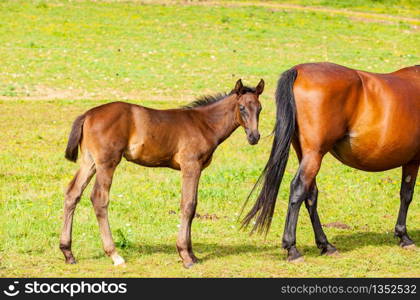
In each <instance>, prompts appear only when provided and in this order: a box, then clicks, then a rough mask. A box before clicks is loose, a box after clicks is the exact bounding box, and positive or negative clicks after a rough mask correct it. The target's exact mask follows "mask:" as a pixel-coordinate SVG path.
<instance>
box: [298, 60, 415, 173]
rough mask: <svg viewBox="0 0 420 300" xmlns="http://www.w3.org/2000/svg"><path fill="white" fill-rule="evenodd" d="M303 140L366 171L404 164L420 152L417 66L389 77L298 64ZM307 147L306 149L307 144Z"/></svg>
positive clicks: (317, 65) (351, 70) (348, 69)
mask: <svg viewBox="0 0 420 300" xmlns="http://www.w3.org/2000/svg"><path fill="white" fill-rule="evenodd" d="M296 69H297V71H298V76H297V79H296V81H295V86H294V92H295V101H296V109H297V115H298V128H299V136H300V142H301V143H306V144H309V145H311V146H307V145H306V147H312V146H313V145H315V147H318V148H320V149H330V150H329V151H331V153H332V154H333V155H334V156H336V157H337V158H338V159H339V160H340V161H342V162H343V163H345V164H347V165H349V166H352V167H355V168H359V169H362V170H367V171H380V170H386V169H390V168H394V167H397V166H400V165H402V164H404V163H407V162H408V161H410V160H411V159H414V158H415V157H416V156H418V155H419V154H420V149H419V148H420V123H419V122H420V119H419V118H420V106H419V103H420V99H419V97H420V96H419V95H420V82H419V76H418V72H419V71H418V67H411V68H405V69H402V70H399V71H397V72H393V73H389V74H376V73H369V72H363V71H358V70H353V69H350V68H346V67H343V66H340V65H336V64H331V63H314V64H303V65H298V66H296ZM303 146H304V148H305V145H303Z"/></svg>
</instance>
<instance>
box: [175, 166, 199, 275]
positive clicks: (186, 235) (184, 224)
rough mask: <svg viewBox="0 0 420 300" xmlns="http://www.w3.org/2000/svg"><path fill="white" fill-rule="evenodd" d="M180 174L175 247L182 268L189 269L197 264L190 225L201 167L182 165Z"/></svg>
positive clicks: (195, 204)
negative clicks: (179, 200)
mask: <svg viewBox="0 0 420 300" xmlns="http://www.w3.org/2000/svg"><path fill="white" fill-rule="evenodd" d="M181 172H182V199H181V227H180V228H179V233H178V239H177V241H176V247H177V249H178V253H179V256H181V259H182V262H183V264H184V267H185V268H190V267H192V266H193V265H194V263H196V262H197V258H196V257H195V255H194V253H193V250H192V244H191V224H192V220H193V218H194V215H195V209H196V206H197V189H198V182H199V180H200V174H201V165H200V164H199V163H198V162H193V163H192V162H189V163H185V164H182V165H181Z"/></svg>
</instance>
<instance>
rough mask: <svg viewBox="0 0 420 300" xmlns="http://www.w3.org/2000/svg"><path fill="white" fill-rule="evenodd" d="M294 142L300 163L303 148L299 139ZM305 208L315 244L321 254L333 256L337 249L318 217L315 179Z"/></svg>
mask: <svg viewBox="0 0 420 300" xmlns="http://www.w3.org/2000/svg"><path fill="white" fill-rule="evenodd" d="M292 142H293V148H294V149H295V152H296V155H297V157H298V160H299V163H300V162H301V161H302V148H301V146H300V143H299V141H298V140H297V139H294V140H293V141H292ZM305 206H306V209H307V210H308V213H309V217H310V218H311V223H312V228H313V230H314V234H315V242H316V245H317V247H318V248H319V249H321V254H326V255H332V254H334V253H337V249H336V248H335V247H334V246H333V245H331V244H330V243H329V242H328V239H327V236H326V235H325V233H324V230H323V229H322V225H321V220H320V219H319V216H318V187H317V185H316V179H314V182H313V184H312V187H311V188H310V192H309V196H308V197H307V198H306V199H305Z"/></svg>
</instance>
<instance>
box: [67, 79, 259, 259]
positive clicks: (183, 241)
mask: <svg viewBox="0 0 420 300" xmlns="http://www.w3.org/2000/svg"><path fill="white" fill-rule="evenodd" d="M263 90H264V81H263V80H262V79H261V81H260V83H259V84H258V85H257V87H256V88H249V87H246V86H243V85H242V81H241V80H238V81H237V82H236V85H235V88H234V89H233V90H232V91H231V92H230V93H229V94H219V95H217V96H206V97H203V98H200V99H198V100H197V101H195V102H193V103H191V104H190V105H188V106H186V107H183V108H179V109H169V110H156V109H151V108H146V107H143V106H139V105H134V104H129V103H124V102H113V103H108V104H105V105H101V106H98V107H95V108H92V109H90V110H89V111H87V112H86V113H84V114H83V115H81V116H79V117H78V118H77V119H76V120H75V121H74V123H73V127H72V130H71V133H70V137H69V140H68V144H67V149H66V154H65V157H66V158H67V159H69V160H70V161H73V162H75V161H76V160H77V156H78V147H79V145H80V149H81V153H82V154H81V161H80V169H79V170H78V171H77V172H76V175H75V176H74V178H73V180H72V181H71V182H70V184H69V186H68V188H67V191H66V193H65V201H64V226H63V230H62V233H61V238H60V249H61V251H62V252H63V254H64V257H65V261H66V262H67V263H75V262H76V261H75V259H74V256H73V254H72V251H71V241H72V238H71V235H72V222H73V214H74V210H75V208H76V205H77V203H78V202H79V200H80V197H81V195H82V193H83V190H84V189H85V188H86V186H87V184H88V183H89V181H90V179H91V178H92V177H93V175H94V174H95V173H96V182H95V185H94V187H93V190H92V194H91V201H92V204H93V208H94V210H95V214H96V217H97V219H98V223H99V230H100V234H101V238H102V243H103V247H104V250H105V253H106V254H107V255H108V256H110V257H111V258H112V260H113V262H114V265H120V264H124V259H123V258H122V257H121V256H119V255H118V253H117V251H116V249H115V245H114V241H113V239H112V235H111V230H110V226H109V222H108V203H109V190H110V188H111V183H112V177H113V174H114V171H115V168H116V167H117V165H118V164H119V162H120V161H121V158H122V157H123V156H124V157H125V158H126V159H127V160H128V161H131V162H134V163H136V164H139V165H143V166H147V167H168V168H172V169H175V170H181V173H182V199H181V226H180V229H179V234H178V239H177V242H176V247H177V249H178V252H179V255H180V256H181V259H182V261H183V264H184V266H185V267H191V266H192V265H193V264H194V263H195V262H197V258H196V257H195V255H194V253H193V250H192V243H191V223H192V220H193V218H194V214H195V209H196V205H197V189H198V182H199V178H200V174H201V171H202V170H203V169H204V168H206V167H207V166H208V165H209V164H210V162H211V159H212V155H213V153H214V151H215V150H216V148H217V146H218V145H220V144H221V143H222V142H223V141H224V140H225V139H227V138H228V137H229V136H230V135H231V134H232V132H233V131H235V130H236V129H237V128H238V127H239V126H242V127H243V128H244V129H245V132H246V135H247V139H248V142H249V143H250V144H251V145H255V144H257V143H258V140H259V138H260V134H259V132H258V121H259V120H258V118H259V114H260V111H261V104H260V102H259V100H258V99H259V95H260V94H261V93H262V92H263Z"/></svg>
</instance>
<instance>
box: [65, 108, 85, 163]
mask: <svg viewBox="0 0 420 300" xmlns="http://www.w3.org/2000/svg"><path fill="white" fill-rule="evenodd" d="M85 118H86V115H85V114H83V115H81V116H78V117H77V118H76V120H74V122H73V126H72V128H71V132H70V136H69V141H68V142H67V148H66V154H65V155H64V156H65V157H66V158H67V159H68V160H70V161H73V162H76V160H77V154H78V151H79V143H80V141H81V139H82V134H83V123H84V122H85Z"/></svg>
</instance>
